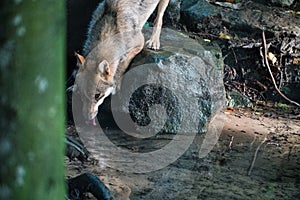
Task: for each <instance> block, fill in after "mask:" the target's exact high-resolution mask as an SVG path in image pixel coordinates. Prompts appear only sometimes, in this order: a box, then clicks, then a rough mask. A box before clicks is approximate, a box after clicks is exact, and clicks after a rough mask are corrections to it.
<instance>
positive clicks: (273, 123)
mask: <svg viewBox="0 0 300 200" xmlns="http://www.w3.org/2000/svg"><path fill="white" fill-rule="evenodd" d="M289 113H293V114H289ZM226 116H227V119H226V122H225V125H224V128H223V131H222V134H221V136H220V138H219V140H218V143H217V144H216V145H215V146H214V149H213V150H212V151H211V152H210V153H209V155H208V156H206V157H204V158H202V159H200V158H199V157H198V154H197V152H198V150H199V144H201V141H202V139H203V136H201V135H199V136H197V137H196V138H195V140H194V143H193V144H192V145H191V146H190V148H189V149H188V151H186V152H185V154H184V155H183V156H181V157H180V158H179V159H178V160H177V161H175V162H174V163H172V164H170V165H169V166H167V167H165V168H163V169H161V170H158V171H154V172H151V173H144V174H134V173H126V172H123V171H118V170H115V169H113V168H109V167H103V166H102V165H101V163H100V164H98V165H94V164H92V163H84V164H82V163H80V162H79V161H71V162H70V161H67V160H66V163H67V168H68V177H73V176H75V175H78V174H81V173H83V172H91V173H94V174H95V175H97V176H99V178H100V179H101V180H102V181H103V182H104V183H105V184H106V185H107V186H108V187H109V188H110V190H111V191H112V192H113V193H114V195H115V197H116V199H128V198H130V199H149V200H150V199H157V200H159V199H163V200H165V199H188V200H194V199H195V200H196V199H300V115H299V110H295V109H289V110H285V109H278V108H277V109H274V108H272V107H255V109H251V110H250V109H232V110H230V109H228V110H227V112H226ZM87 198H88V199H90V198H91V199H93V197H92V196H91V195H88V196H87Z"/></svg>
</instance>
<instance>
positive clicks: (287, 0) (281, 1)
mask: <svg viewBox="0 0 300 200" xmlns="http://www.w3.org/2000/svg"><path fill="white" fill-rule="evenodd" d="M294 1H295V0H271V2H272V3H274V4H277V5H281V6H291V5H292V4H293V3H294Z"/></svg>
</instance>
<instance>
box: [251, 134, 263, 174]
mask: <svg viewBox="0 0 300 200" xmlns="http://www.w3.org/2000/svg"><path fill="white" fill-rule="evenodd" d="M265 141H267V137H265V138H264V140H263V141H262V142H261V143H260V144H259V145H258V147H257V148H256V150H255V153H254V157H253V160H252V163H251V166H250V168H249V171H248V176H250V175H251V172H252V169H253V167H254V164H255V161H256V157H257V153H258V151H259V149H260V147H261V145H263V144H264V143H265Z"/></svg>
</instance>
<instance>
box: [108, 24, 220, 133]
mask: <svg viewBox="0 0 300 200" xmlns="http://www.w3.org/2000/svg"><path fill="white" fill-rule="evenodd" d="M149 35H150V31H149V30H145V37H146V38H149ZM210 45H211V44H210ZM161 48H162V49H161V50H160V51H157V52H156V51H152V50H148V49H144V50H143V51H142V52H141V53H140V54H139V55H138V56H137V57H136V58H135V59H134V60H133V62H132V64H131V66H130V69H129V71H128V72H127V73H126V74H125V75H124V77H123V80H122V87H121V90H120V91H118V92H117V94H116V95H115V96H112V101H111V107H112V111H113V114H114V120H115V121H116V122H117V124H118V125H119V126H120V128H121V129H122V130H127V131H132V130H134V129H135V130H138V131H142V132H143V131H144V132H145V134H153V133H157V132H167V133H176V132H178V131H179V132H187V133H190V132H204V131H205V130H206V125H207V122H208V120H209V118H210V117H211V115H214V114H215V113H216V111H218V110H220V109H221V108H222V107H223V106H224V88H223V61H222V59H221V58H222V56H221V51H220V49H219V48H218V46H213V45H211V46H210V47H208V45H202V44H200V43H199V42H197V41H196V40H193V39H191V38H189V37H188V36H187V35H184V34H183V33H180V32H177V31H174V30H171V29H163V30H162V34H161ZM126 116H127V117H126ZM132 121H133V122H132ZM147 137H149V135H147Z"/></svg>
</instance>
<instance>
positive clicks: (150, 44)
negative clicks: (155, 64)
mask: <svg viewBox="0 0 300 200" xmlns="http://www.w3.org/2000/svg"><path fill="white" fill-rule="evenodd" d="M146 45H147V48H149V49H153V50H155V51H156V50H159V47H160V42H159V40H157V39H153V38H151V39H150V40H148V41H147V42H146Z"/></svg>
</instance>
